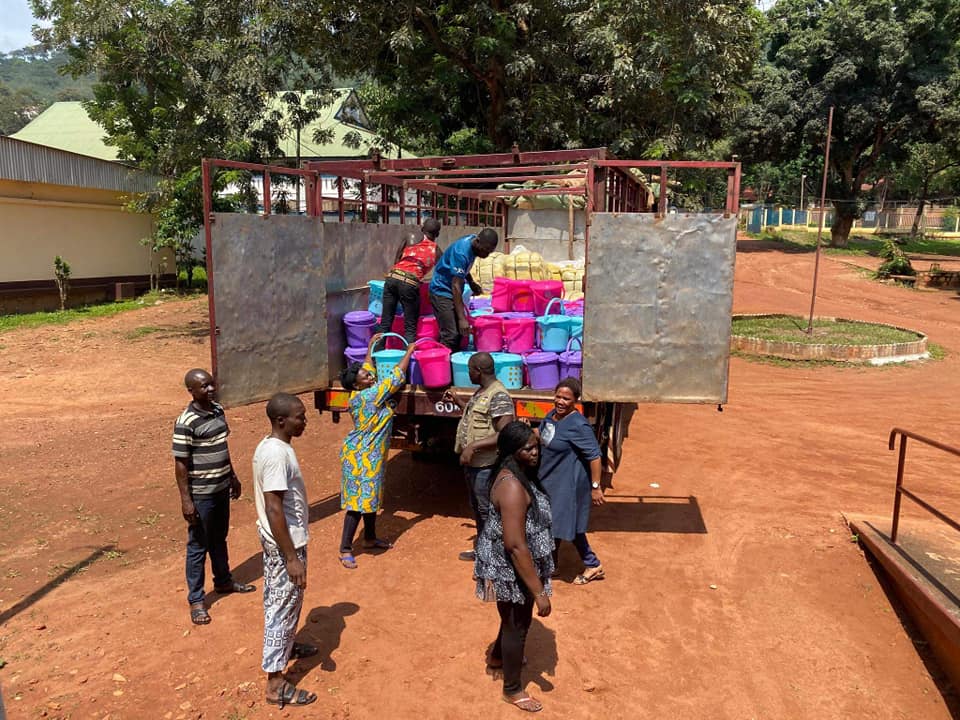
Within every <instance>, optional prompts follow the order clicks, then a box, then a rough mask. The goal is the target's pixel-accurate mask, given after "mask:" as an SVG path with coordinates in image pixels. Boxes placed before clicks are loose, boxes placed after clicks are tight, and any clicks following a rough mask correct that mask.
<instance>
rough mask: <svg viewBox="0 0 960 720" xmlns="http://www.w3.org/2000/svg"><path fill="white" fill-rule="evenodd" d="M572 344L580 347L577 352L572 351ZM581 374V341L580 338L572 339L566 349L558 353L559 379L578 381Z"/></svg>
mask: <svg viewBox="0 0 960 720" xmlns="http://www.w3.org/2000/svg"><path fill="white" fill-rule="evenodd" d="M573 343H577V344H578V345H579V346H580V349H579V350H572V349H571V346H572V345H573ZM582 373H583V341H582V340H581V339H580V338H575V337H572V338H570V340H569V341H568V342H567V349H566V350H564V351H563V352H562V353H560V379H561V380H562V379H563V378H568V377H572V378H576V379H577V380H579V379H580V376H581V375H582Z"/></svg>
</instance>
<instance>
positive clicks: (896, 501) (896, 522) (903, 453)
mask: <svg viewBox="0 0 960 720" xmlns="http://www.w3.org/2000/svg"><path fill="white" fill-rule="evenodd" d="M897 435H899V436H900V460H899V462H898V463H897V489H896V492H895V493H894V497H893V520H892V522H891V524H890V542H893V543H895V542H896V541H897V531H898V529H899V527H900V499H901V498H902V497H903V496H904V495H906V496H907V497H908V498H910V499H911V500H913V501H914V502H915V503H916V504H917V505H919V506H920V507H922V508H923V509H924V510H926V511H927V512H928V513H930V514H931V515H933V516H934V517H936V518H937V519H939V520H942V521H943V522H945V523H946V524H947V525H949V526H950V527H952V528H953V529H954V530H957V531H960V523H958V522H957V521H956V520H954V519H953V518H951V517H950V516H949V515H947V514H945V513H943V512H941V511H940V510H937V509H936V508H935V507H933V505H931V504H930V503H928V502H927V501H926V500H924V499H923V498H921V497H920V496H919V495H917V493H915V492H913V491H912V490H908V489H907V488H905V487H904V486H903V466H904V462H905V461H906V459H907V438H913V439H914V440H916V441H917V442H920V443H923V444H924V445H929V446H930V447H933V448H937V450H943V451H944V452H946V453H950V454H951V455H956V456H957V457H960V448H955V447H953V446H951V445H946V444H944V443H941V442H937V441H936V440H931V439H930V438H927V437H924V436H923V435H918V434H917V433H914V432H910V431H909V430H904V429H902V428H894V429H893V430H891V431H890V443H889V444H890V449H891V450H893V448H894V446H895V445H896V441H897Z"/></svg>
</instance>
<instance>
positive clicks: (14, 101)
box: [0, 81, 42, 135]
mask: <svg viewBox="0 0 960 720" xmlns="http://www.w3.org/2000/svg"><path fill="white" fill-rule="evenodd" d="M41 110H42V101H41V100H40V98H39V97H38V96H37V95H36V93H34V92H33V91H31V90H24V89H16V90H15V89H13V88H11V87H10V86H9V85H6V84H5V83H4V82H3V81H0V135H12V134H13V133H15V132H17V130H19V129H20V128H22V127H23V126H24V125H26V124H27V123H28V122H30V121H31V120H32V119H33V118H35V117H36V116H37V115H39V114H40V111H41Z"/></svg>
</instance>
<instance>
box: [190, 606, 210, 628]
mask: <svg viewBox="0 0 960 720" xmlns="http://www.w3.org/2000/svg"><path fill="white" fill-rule="evenodd" d="M210 619H211V618H210V613H208V612H207V609H206V608H202V607H195V608H190V622H192V623H193V624H194V625H209V624H210Z"/></svg>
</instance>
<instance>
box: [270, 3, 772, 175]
mask: <svg viewBox="0 0 960 720" xmlns="http://www.w3.org/2000/svg"><path fill="white" fill-rule="evenodd" d="M274 3H275V4H276V5H277V6H282V7H283V8H286V10H287V12H288V13H290V14H292V15H294V16H297V17H301V16H302V17H303V18H304V21H303V25H304V26H308V27H310V28H312V29H313V30H314V31H315V32H314V33H313V34H303V35H302V36H300V37H297V36H296V35H291V36H289V40H290V42H292V43H294V45H295V46H296V47H297V49H298V52H299V53H300V54H301V55H302V56H310V55H311V54H313V56H314V57H318V58H320V59H321V60H320V61H322V62H325V63H329V64H330V65H331V66H332V67H333V69H334V71H337V72H341V73H343V74H346V75H351V76H360V75H363V76H366V77H368V78H369V79H370V81H369V82H368V84H367V85H366V86H365V87H364V90H363V99H364V101H365V103H366V106H367V109H368V111H369V113H370V115H371V117H372V118H373V120H374V124H375V125H376V126H377V127H378V128H379V129H380V131H381V132H383V134H384V136H385V137H387V138H388V139H390V140H392V141H395V142H400V143H402V144H403V145H404V146H407V147H410V148H411V149H413V150H415V151H419V152H444V153H447V152H456V151H460V150H464V149H465V150H466V151H467V152H472V151H474V150H477V149H481V150H486V149H494V150H505V149H509V147H510V146H511V144H512V143H513V142H516V143H518V144H519V145H520V147H521V148H522V149H524V150H534V149H556V148H563V147H589V146H598V145H608V146H610V147H611V148H612V149H613V150H614V152H617V153H621V154H624V155H632V156H635V157H636V156H639V155H647V156H650V157H672V156H678V155H680V154H682V153H684V152H686V151H688V150H691V149H705V148H708V147H709V146H710V145H711V143H712V141H713V140H715V139H717V138H719V137H721V136H722V134H723V132H724V130H725V128H726V126H727V123H728V121H730V120H732V118H733V112H734V110H735V108H736V107H737V105H738V104H740V103H741V102H742V101H743V100H744V93H743V80H744V79H745V78H747V77H748V74H749V69H750V66H751V64H752V63H753V60H754V58H755V55H756V42H755V40H756V33H757V27H758V26H757V21H758V17H759V16H758V14H757V12H756V11H755V9H754V6H753V3H752V2H748V1H746V0H739V1H738V0H729V1H723V2H692V1H691V0H681V1H679V2H674V3H668V4H664V3H659V2H653V1H652V0H624V1H617V2H614V1H613V0H592V1H588V0H570V1H568V2H562V3H558V2H554V1H553V0H530V1H528V2H514V3H490V2H476V1H474V2H465V1H463V0H454V1H447V2H432V3H409V4H406V5H400V6H390V5H385V4H383V3H380V2H372V1H371V0H364V1H361V2H356V1H351V2H345V1H343V0H321V1H320V2H316V1H311V2H306V1H305V0H293V1H292V2H290V1H288V0H284V2H282V3H280V2H279V0H274ZM317 33H325V36H324V35H320V36H318V35H317ZM481 139H482V140H483V141H484V142H483V143H482V144H481V143H480V140H481Z"/></svg>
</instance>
